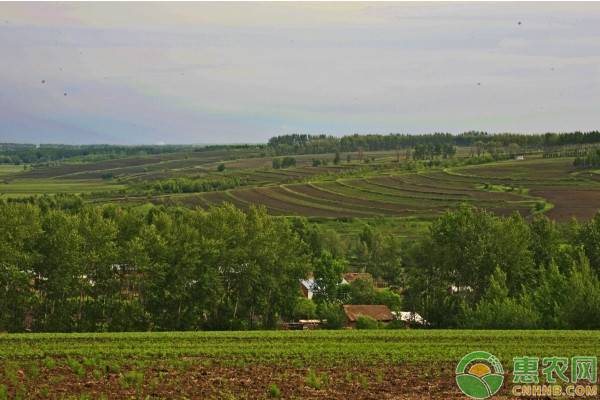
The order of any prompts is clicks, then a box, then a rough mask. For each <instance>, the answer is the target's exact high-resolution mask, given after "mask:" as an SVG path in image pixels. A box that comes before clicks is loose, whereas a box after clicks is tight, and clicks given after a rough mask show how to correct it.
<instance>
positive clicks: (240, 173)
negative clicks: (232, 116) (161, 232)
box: [0, 150, 600, 221]
mask: <svg viewBox="0 0 600 400" xmlns="http://www.w3.org/2000/svg"><path fill="white" fill-rule="evenodd" d="M345 156H346V154H342V160H344V159H345ZM350 156H351V157H350V158H351V159H352V160H354V161H352V162H350V163H348V162H345V161H343V162H342V163H341V164H339V165H334V164H333V163H331V160H332V159H333V154H319V155H313V154H306V155H298V156H295V159H296V166H295V167H292V168H286V169H273V168H271V162H272V160H273V157H264V155H261V154H257V153H256V151H254V152H249V151H244V150H239V151H236V150H229V151H225V150H214V151H199V152H186V153H169V154H161V155H155V156H146V157H130V158H125V159H115V160H105V161H100V162H93V163H73V164H68V163H67V164H63V165H60V166H57V167H49V168H37V169H30V168H29V169H26V170H23V167H22V166H4V167H3V168H2V169H0V182H3V183H1V184H0V195H3V196H12V197H16V196H25V195H28V194H41V193H58V192H67V193H91V192H104V194H103V195H102V196H104V200H105V201H121V202H127V203H133V204H136V203H137V204H139V203H146V202H148V200H150V201H152V202H153V203H158V204H179V205H184V206H188V207H203V208H206V207H209V206H211V205H217V204H221V203H223V202H230V203H233V204H235V205H236V206H238V207H240V208H242V209H247V208H248V207H250V206H251V205H263V206H265V207H266V208H267V209H268V211H269V212H270V213H271V214H274V215H282V216H285V215H301V216H307V217H320V218H375V217H401V218H406V217H415V218H419V219H421V220H423V219H425V220H426V219H429V218H431V217H433V216H436V215H439V214H440V213H442V212H444V211H445V210H447V209H452V208H455V207H458V206H459V205H460V204H462V203H467V204H472V205H475V206H478V207H483V208H486V209H489V210H491V211H493V212H495V213H497V214H500V215H507V214H511V213H513V212H519V213H521V214H522V215H531V214H532V213H534V212H546V213H547V215H548V216H550V217H552V218H554V219H556V220H559V221H565V220H568V219H570V218H572V217H576V218H578V219H589V218H591V217H592V216H593V215H594V214H595V213H596V210H597V209H600V174H597V173H595V171H582V170H577V169H575V168H574V167H573V159H572V158H557V159H543V158H541V156H537V157H536V156H528V159H527V160H524V161H502V162H494V163H487V164H480V165H471V166H461V167H453V168H446V169H442V168H428V169H421V170H419V172H414V171H413V172H411V171H408V170H405V169H399V168H397V166H394V163H393V162H392V161H396V157H397V155H396V153H395V152H389V151H388V152H373V153H365V154H364V157H365V159H368V160H371V159H374V160H375V161H374V162H371V163H369V164H364V163H360V162H357V161H356V160H357V155H356V154H350ZM313 159H319V160H328V161H329V163H328V165H321V166H317V167H313V166H312V160H313ZM220 163H224V164H225V165H226V168H225V171H224V172H217V171H216V166H217V165H219V164H220ZM107 175H109V177H110V179H108V180H107V179H106V178H107ZM180 176H189V177H212V176H235V177H239V178H241V179H243V181H244V183H245V186H244V187H240V188H237V189H231V190H227V191H223V192H208V193H195V194H153V196H152V198H151V199H148V196H147V195H146V194H144V195H140V194H139V193H138V194H137V195H135V194H129V193H128V195H127V196H125V195H124V194H122V193H121V192H120V190H121V189H126V188H128V187H130V185H135V184H136V183H137V182H140V181H144V182H149V181H152V180H154V179H164V178H172V177H180ZM103 178H104V179H103ZM109 192H112V194H107V193H109ZM102 196H101V197H97V198H95V199H94V201H102V200H103V198H102Z"/></svg>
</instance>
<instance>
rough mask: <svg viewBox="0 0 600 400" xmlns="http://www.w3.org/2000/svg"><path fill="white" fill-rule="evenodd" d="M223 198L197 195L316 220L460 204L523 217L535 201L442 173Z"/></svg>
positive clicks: (284, 187)
mask: <svg viewBox="0 0 600 400" xmlns="http://www.w3.org/2000/svg"><path fill="white" fill-rule="evenodd" d="M436 179H437V180H442V179H443V180H444V181H445V184H444V185H437V186H436V185H435V184H434V183H432V181H435V180H436ZM227 195H228V196H225V195H216V194H214V193H204V194H198V195H197V196H198V197H201V198H202V199H203V201H204V202H206V203H207V204H209V205H216V204H219V203H221V202H223V201H232V199H233V201H232V202H233V203H234V204H236V205H240V206H242V207H248V206H249V205H250V204H258V205H263V206H265V207H267V209H268V210H269V211H270V212H272V213H274V214H278V215H280V214H284V215H303V216H316V217H376V216H433V215H435V214H438V213H441V212H443V211H445V210H447V209H448V208H453V207H457V206H459V204H461V203H470V204H473V205H477V206H480V207H486V208H489V209H491V210H493V211H495V212H498V213H501V214H507V213H511V212H514V211H518V212H521V213H523V214H528V213H530V211H531V210H532V208H533V207H534V206H535V204H536V202H537V201H539V199H536V198H533V197H531V196H529V195H526V194H523V193H516V192H515V193H508V192H497V191H486V190H483V189H478V188H477V184H476V183H469V182H463V181H462V178H460V177H459V179H455V176H454V175H452V174H448V173H445V172H436V173H419V174H416V173H413V174H405V175H395V174H389V175H388V174H385V175H381V176H374V177H369V178H358V179H357V178H349V179H345V178H341V179H335V180H326V181H316V182H308V183H294V184H280V185H270V186H265V187H256V188H250V189H236V190H230V191H227Z"/></svg>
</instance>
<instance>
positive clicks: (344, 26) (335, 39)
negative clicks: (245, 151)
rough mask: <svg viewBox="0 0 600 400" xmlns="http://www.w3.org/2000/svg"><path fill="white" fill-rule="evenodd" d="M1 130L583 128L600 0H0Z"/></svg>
mask: <svg viewBox="0 0 600 400" xmlns="http://www.w3.org/2000/svg"><path fill="white" fill-rule="evenodd" d="M0 71H1V73H0V88H1V89H0V142H23V143H57V144H58V143H71V144H93V143H111V144H118V145H126V144H131V145H137V144H144V143H162V142H164V143H172V144H183V143H215V144H217V143H218V144H230V143H260V142H264V141H266V140H268V138H269V137H272V136H276V135H279V134H290V133H294V132H322V133H323V134H327V135H334V136H342V135H346V134H348V132H362V133H365V132H393V131H396V130H400V131H406V132H416V131H426V132H451V133H460V132H461V131H462V130H463V129H464V128H463V127H469V129H474V130H482V131H493V132H511V131H515V132H516V131H522V132H533V131H535V132H546V131H573V130H576V129H579V130H583V131H589V130H593V129H596V127H598V126H600V113H598V112H597V107H598V104H600V3H519V4H515V3H508V2H506V3H459V2H450V3H445V2H423V3H412V2H398V3H368V2H364V3H363V2H354V3H343V2H341V3H326V2H322V3H309V2H306V3H301V2H300V3H294V2H289V3H268V2H267V3H261V2H247V3H233V2H228V3H225V2H223V3H219V2H212V3H210V2H198V3H167V2H164V3H161V2H155V3H134V2H131V3H128V2H118V3H93V2H90V3H76V2H73V3H69V2H67V3H59V2H44V3H10V2H6V3H0Z"/></svg>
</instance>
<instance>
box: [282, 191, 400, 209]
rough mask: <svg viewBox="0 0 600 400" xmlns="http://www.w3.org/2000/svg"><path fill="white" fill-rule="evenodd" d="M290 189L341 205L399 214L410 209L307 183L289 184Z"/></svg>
mask: <svg viewBox="0 0 600 400" xmlns="http://www.w3.org/2000/svg"><path fill="white" fill-rule="evenodd" d="M286 187H287V188H288V189H289V190H292V191H294V192H297V193H302V194H305V195H307V196H310V197H312V198H315V199H327V200H330V201H332V202H335V203H339V204H340V205H343V206H346V205H352V206H359V207H366V208H367V209H377V210H381V211H385V210H390V211H391V212H392V213H393V214H395V215H399V214H402V213H406V212H407V211H408V209H407V208H406V207H403V206H400V205H398V204H393V203H384V202H380V201H373V200H365V199H361V198H356V197H348V196H342V195H339V194H335V193H333V192H329V191H327V190H324V189H322V188H319V187H318V186H315V185H311V184H305V185H289V186H286Z"/></svg>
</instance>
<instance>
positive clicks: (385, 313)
mask: <svg viewBox="0 0 600 400" xmlns="http://www.w3.org/2000/svg"><path fill="white" fill-rule="evenodd" d="M344 313H346V317H348V320H349V321H350V322H356V320H357V319H358V317H360V316H361V315H362V316H367V317H371V318H373V319H374V320H376V321H391V320H393V319H394V316H393V315H392V312H391V311H390V309H389V308H388V306H386V305H383V304H365V305H353V304H348V305H344Z"/></svg>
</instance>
